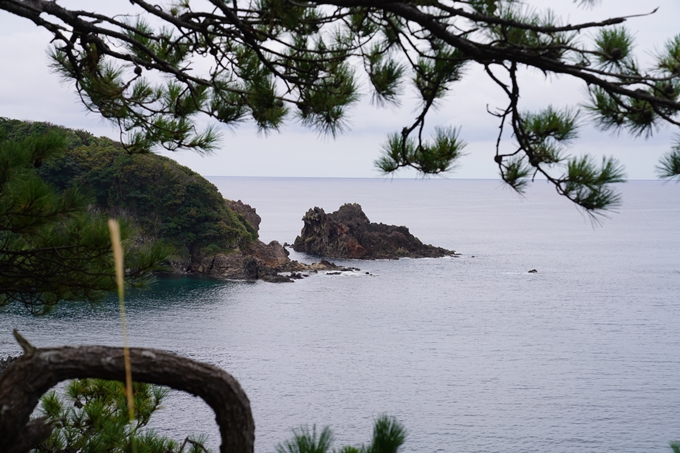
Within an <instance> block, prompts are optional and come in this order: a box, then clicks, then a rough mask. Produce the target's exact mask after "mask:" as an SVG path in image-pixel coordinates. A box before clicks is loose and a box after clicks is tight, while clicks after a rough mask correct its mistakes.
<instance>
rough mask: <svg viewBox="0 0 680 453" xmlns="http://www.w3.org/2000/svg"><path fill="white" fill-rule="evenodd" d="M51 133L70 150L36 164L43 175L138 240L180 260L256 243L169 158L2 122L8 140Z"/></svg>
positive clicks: (213, 192)
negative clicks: (125, 225)
mask: <svg viewBox="0 0 680 453" xmlns="http://www.w3.org/2000/svg"><path fill="white" fill-rule="evenodd" d="M48 132H58V133H60V134H63V135H64V137H65V139H66V150H65V152H64V153H62V154H61V155H57V156H53V157H50V158H48V159H47V160H45V161H44V162H39V163H37V166H38V168H37V172H38V175H39V176H40V177H41V178H42V179H43V180H44V181H45V182H47V183H48V184H51V185H52V186H54V187H55V188H56V189H57V190H58V191H60V192H63V191H65V190H68V189H72V188H76V189H78V190H79V191H80V192H82V193H84V194H86V195H88V196H89V197H90V201H91V203H92V204H91V209H94V210H95V211H97V212H101V213H103V214H105V215H107V216H111V217H117V218H123V219H127V220H128V221H129V222H130V223H131V224H132V225H134V226H135V227H136V228H137V232H138V238H137V240H139V241H162V242H164V243H166V244H168V245H171V246H172V247H173V248H174V250H175V256H174V258H175V260H176V261H184V262H187V261H191V260H193V261H200V258H201V257H204V256H209V255H215V254H217V253H229V252H230V251H232V250H234V249H235V248H236V247H238V246H241V245H245V244H246V243H249V242H250V241H253V240H255V239H257V231H256V230H255V229H254V228H253V227H252V226H251V225H250V224H249V223H248V222H247V221H246V220H245V219H244V218H243V216H242V215H240V214H237V213H235V212H233V211H232V210H231V209H229V207H228V206H227V205H226V203H225V200H224V198H223V197H222V196H221V195H220V193H219V192H218V190H217V188H216V187H215V186H214V185H213V184H211V183H210V182H208V181H207V180H206V179H205V178H203V177H201V176H200V175H198V174H197V173H195V172H193V171H191V170H190V169H188V168H187V167H184V166H181V165H179V164H177V163H176V162H174V161H173V160H171V159H169V158H166V157H163V156H159V155H156V154H152V153H144V154H130V153H128V152H127V151H126V150H125V149H123V147H122V146H121V145H120V144H119V143H117V142H115V141H113V140H110V139H108V138H105V137H94V136H93V135H92V134H90V133H89V132H86V131H82V130H71V129H66V128H63V127H60V126H55V125H52V124H48V123H41V122H26V121H19V120H11V119H5V118H0V133H4V135H5V137H6V139H7V140H10V141H11V140H19V139H23V138H25V137H31V136H39V135H44V134H45V133H48Z"/></svg>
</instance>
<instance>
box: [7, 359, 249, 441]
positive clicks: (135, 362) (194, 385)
mask: <svg viewBox="0 0 680 453" xmlns="http://www.w3.org/2000/svg"><path fill="white" fill-rule="evenodd" d="M130 359H131V363H132V377H133V379H134V380H135V381H137V382H147V383H151V384H157V385H164V386H167V387H171V388H173V389H176V390H182V391H185V392H188V393H190V394H192V395H194V396H198V397H200V398H202V399H203V400H204V401H205V402H206V403H208V405H209V406H210V407H211V408H212V410H213V411H214V412H215V420H216V422H217V424H218V426H219V429H220V435H221V437H222V444H221V445H220V452H221V453H227V452H229V453H252V452H253V448H254V443H255V423H254V421H253V416H252V412H251V409H250V402H249V400H248V397H247V396H246V394H245V392H244V391H243V389H242V388H241V386H240V385H239V383H238V381H237V380H236V379H235V378H234V377H233V376H231V375H230V374H229V373H227V372H226V371H224V370H221V369H220V368H217V367H215V366H212V365H208V364H205V363H201V362H196V361H194V360H191V359H187V358H184V357H180V356H177V355H175V354H171V353H169V352H165V351H159V350H155V349H142V348H131V349H130ZM81 378H100V379H111V380H120V381H124V380H125V368H124V364H123V349H122V348H112V347H106V346H80V347H61V348H46V349H33V350H29V351H27V353H26V354H25V355H24V356H22V357H21V358H20V359H19V360H17V361H16V362H14V363H12V364H11V365H10V366H9V367H8V368H7V370H5V372H4V373H2V375H0V452H3V453H20V452H21V453H23V452H28V451H29V450H30V449H31V448H34V447H35V446H36V445H37V444H38V443H40V442H41V441H42V440H44V439H45V438H46V437H47V436H49V433H50V431H51V429H50V428H49V425H46V423H45V421H44V420H40V419H38V420H33V421H31V420H30V416H31V413H32V412H33V410H34V409H35V407H36V406H37V405H38V402H39V401H40V397H41V396H42V395H43V394H44V393H45V392H47V391H48V390H49V389H50V388H52V387H53V386H55V385H56V384H58V383H59V382H61V381H64V380H67V379H81Z"/></svg>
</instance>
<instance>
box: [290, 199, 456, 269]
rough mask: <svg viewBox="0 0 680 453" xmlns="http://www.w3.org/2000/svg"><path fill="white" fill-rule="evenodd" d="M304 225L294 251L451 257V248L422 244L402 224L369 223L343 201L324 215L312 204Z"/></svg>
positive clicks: (352, 255) (376, 256) (367, 256)
mask: <svg viewBox="0 0 680 453" xmlns="http://www.w3.org/2000/svg"><path fill="white" fill-rule="evenodd" d="M302 221H303V222H304V227H303V228H302V232H301V233H300V236H298V237H297V238H296V239H295V243H294V244H293V249H294V250H295V251H297V252H305V253H311V254H314V255H320V256H327V257H332V258H351V259H364V260H372V259H399V258H403V257H409V258H439V257H442V256H453V255H455V254H456V252H454V251H453V250H446V249H443V248H441V247H435V246H432V245H427V244H423V243H422V242H421V241H420V240H419V239H418V238H416V237H415V236H413V235H412V234H411V233H410V232H409V230H408V228H406V227H404V226H393V225H385V224H382V223H371V222H370V221H369V220H368V217H367V216H366V214H364V211H363V210H362V209H361V206H359V205H358V204H356V203H354V204H344V205H342V206H341V207H340V209H338V210H337V211H336V212H333V213H331V214H326V213H325V212H324V210H323V209H321V208H318V207H315V208H314V209H310V210H309V211H307V213H306V214H305V216H304V217H303V218H302Z"/></svg>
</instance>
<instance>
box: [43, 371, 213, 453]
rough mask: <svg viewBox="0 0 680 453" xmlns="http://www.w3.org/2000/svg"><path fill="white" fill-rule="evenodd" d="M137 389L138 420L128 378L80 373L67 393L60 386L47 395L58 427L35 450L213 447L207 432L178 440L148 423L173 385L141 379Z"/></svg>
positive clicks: (166, 451)
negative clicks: (128, 398)
mask: <svg viewBox="0 0 680 453" xmlns="http://www.w3.org/2000/svg"><path fill="white" fill-rule="evenodd" d="M133 391H134V402H135V417H134V420H133V421H132V422H131V421H130V420H129V419H128V417H129V412H128V406H127V401H126V398H125V385H124V384H123V383H122V382H118V381H106V380H101V379H78V380H73V381H69V382H68V383H67V385H66V388H65V391H64V395H63V397H62V396H59V394H58V393H57V392H55V391H51V392H49V393H47V394H46V395H44V396H43V397H42V399H41V405H40V406H41V412H42V415H45V416H47V417H49V420H50V421H51V422H52V424H53V427H54V430H53V431H52V434H51V435H50V437H49V438H48V439H47V440H46V441H45V442H43V443H42V444H40V446H39V447H38V448H37V449H36V450H35V453H66V452H68V453H117V452H120V453H124V452H135V453H207V452H208V450H207V449H206V448H205V447H204V446H203V444H204V443H205V438H203V437H189V438H187V439H185V440H184V441H183V442H177V441H175V440H172V439H169V438H166V437H164V436H162V435H160V434H158V433H156V432H155V431H154V430H153V429H150V428H148V424H149V422H150V421H151V417H152V415H153V414H154V413H156V412H157V411H158V410H159V409H160V408H161V403H162V401H163V399H164V398H165V397H166V395H167V394H168V389H166V388H163V387H158V386H154V385H150V384H144V383H137V382H136V383H134V384H133Z"/></svg>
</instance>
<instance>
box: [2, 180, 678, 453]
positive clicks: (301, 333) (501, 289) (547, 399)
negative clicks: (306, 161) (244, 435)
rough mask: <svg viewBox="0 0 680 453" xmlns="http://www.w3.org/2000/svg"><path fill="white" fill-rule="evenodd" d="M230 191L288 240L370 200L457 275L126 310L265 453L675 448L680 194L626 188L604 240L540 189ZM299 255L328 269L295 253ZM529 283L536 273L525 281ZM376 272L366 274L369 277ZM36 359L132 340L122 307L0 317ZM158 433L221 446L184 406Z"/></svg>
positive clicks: (196, 409) (279, 289) (208, 297)
mask: <svg viewBox="0 0 680 453" xmlns="http://www.w3.org/2000/svg"><path fill="white" fill-rule="evenodd" d="M210 180H211V181H212V182H213V183H214V184H215V185H217V187H218V188H219V189H220V191H221V192H222V194H223V195H224V196H225V197H227V198H231V199H240V200H242V201H243V202H245V203H248V204H251V205H252V206H253V207H255V208H256V209H257V212H258V214H260V215H261V216H262V224H261V230H260V237H261V239H263V240H264V241H267V242H268V241H271V240H278V241H279V242H281V243H283V242H289V243H292V242H293V240H294V239H295V236H296V235H297V234H298V233H299V231H300V229H301V228H302V222H301V220H300V219H301V217H302V216H303V215H304V213H305V212H306V211H307V209H309V208H312V207H314V206H319V207H322V208H324V209H325V210H326V212H332V211H334V210H336V209H337V208H338V207H339V206H340V205H341V204H343V203H349V202H351V203H360V204H361V205H362V207H363V209H364V212H365V213H366V214H367V216H368V217H369V219H370V220H371V221H372V222H383V223H387V224H395V225H406V226H408V227H409V228H410V230H411V232H412V233H413V234H414V235H415V236H417V237H419V238H420V239H421V240H422V241H423V242H425V243H431V244H433V245H437V246H441V247H445V248H448V249H454V250H456V251H458V252H460V253H461V256H460V257H457V258H440V259H418V260H415V259H402V260H398V261H388V260H378V261H360V262H355V261H338V263H339V264H345V265H351V266H356V267H359V268H361V272H356V273H350V274H344V275H326V274H324V273H321V274H318V275H313V276H310V277H309V278H306V279H304V280H300V281H296V282H295V283H286V284H271V283H264V282H256V283H247V282H221V281H215V280H210V279H189V278H178V279H171V280H163V281H160V282H159V283H158V284H156V285H155V286H154V287H153V288H152V289H150V290H147V291H138V292H136V293H133V294H128V297H127V310H128V323H129V330H130V342H131V344H132V345H134V346H145V347H154V348H161V349H167V350H170V351H174V352H176V353H178V354H182V355H185V356H187V357H191V358H193V359H197V360H202V361H206V362H209V363H213V364H215V365H218V366H220V367H222V368H224V369H225V370H227V371H228V372H230V373H231V374H232V375H234V376H235V377H236V378H237V379H238V380H239V381H240V383H241V385H242V386H243V388H244V389H245V391H246V392H247V394H248V397H249V398H250V401H251V404H252V409H253V415H254V418H255V425H256V446H255V450H256V452H258V453H265V452H267V453H269V452H273V451H274V450H275V446H276V444H277V443H279V442H282V441H284V440H286V439H287V438H289V437H290V429H291V428H294V427H298V426H301V425H305V424H307V425H310V426H311V425H313V424H316V425H317V427H321V426H325V425H330V426H331V428H332V429H333V430H334V433H335V437H336V444H335V445H336V446H338V447H339V446H341V445H346V444H352V445H359V444H361V443H364V442H367V441H368V440H369V439H370V435H371V427H372V423H373V420H374V419H375V418H376V417H377V416H379V415H380V414H382V413H387V414H390V415H394V416H396V417H397V418H398V419H399V420H401V421H402V422H403V424H404V425H405V426H406V428H407V429H408V438H407V442H406V444H405V446H404V448H403V451H404V452H423V453H425V452H438V451H442V452H485V453H487V452H496V451H497V452H508V451H512V452H519V451H522V452H532V451H536V452H538V451H541V452H543V451H551V452H574V453H576V452H579V453H583V452H611V451H626V452H640V453H642V452H664V451H670V449H669V448H668V442H669V441H672V440H676V439H679V440H680V421H679V420H680V419H679V418H678V415H677V414H678V407H680V297H679V295H680V254H679V253H678V252H679V251H680V234H678V233H679V232H680V186H679V185H677V184H675V183H668V184H663V183H659V182H644V181H638V182H636V181H633V182H629V183H627V184H624V185H620V186H618V189H619V190H620V192H621V193H622V195H623V203H622V205H621V206H620V207H619V208H618V212H617V213H612V214H611V215H610V218H609V219H602V220H601V222H600V223H599V224H598V223H597V222H595V223H593V222H592V221H591V219H590V218H589V217H588V216H587V215H584V214H583V213H582V212H580V211H579V210H578V209H576V208H575V207H574V206H573V205H571V204H570V203H569V202H568V201H566V200H564V199H563V198H562V197H559V196H558V195H557V194H556V193H555V191H554V188H551V187H550V186H549V185H547V184H546V183H544V182H536V183H534V184H533V186H532V187H531V188H530V189H529V190H528V192H527V193H526V196H525V197H519V196H517V195H516V194H514V193H513V192H512V191H510V190H508V189H507V188H505V187H503V186H502V185H501V184H500V183H499V182H498V181H475V180H445V179H429V180H400V179H394V180H382V179H363V180H357V179H297V178H226V177H215V178H210ZM291 258H294V259H298V260H301V261H304V262H311V261H314V260H318V258H317V257H311V256H306V255H303V254H298V253H295V252H292V253H291ZM531 269H536V270H537V271H538V272H537V273H529V272H528V271H529V270H531ZM366 272H368V274H366ZM12 328H18V329H19V330H20V331H21V332H22V333H23V334H24V336H25V337H26V338H28V339H29V340H30V341H32V342H33V343H34V344H36V345H37V346H52V345H64V344H68V345H77V344H85V343H89V344H92V343H99V344H106V345H120V344H121V343H122V338H121V329H120V322H119V317H118V312H117V302H116V301H115V300H110V301H107V302H105V303H103V304H101V305H100V306H98V307H90V306H87V305H84V304H63V305H61V306H60V307H59V308H58V309H57V310H56V312H55V313H53V314H51V315H49V316H46V317H41V318H35V317H32V316H30V315H28V314H26V312H25V311H24V310H22V309H20V307H10V308H8V309H5V310H4V311H3V312H0V352H2V353H3V354H7V353H17V352H18V351H19V347H18V346H17V345H16V343H15V342H14V341H13V339H12V337H11V329H12ZM165 406H166V407H165V409H163V410H162V411H161V412H160V413H159V418H158V420H157V421H156V422H155V426H156V428H157V430H158V431H159V432H161V433H162V434H165V435H169V436H173V437H175V438H183V437H184V436H186V435H187V434H189V433H201V432H204V433H208V435H209V445H210V446H211V447H212V448H213V449H216V448H217V445H218V444H219V435H218V432H217V429H216V426H215V423H214V418H213V415H212V413H211V411H210V410H209V408H208V407H207V406H206V405H205V404H204V403H202V402H201V401H200V400H198V399H196V398H193V397H190V396H187V395H184V394H181V393H173V394H171V396H170V397H169V398H168V399H167V401H166V404H165Z"/></svg>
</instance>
